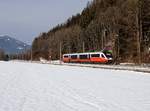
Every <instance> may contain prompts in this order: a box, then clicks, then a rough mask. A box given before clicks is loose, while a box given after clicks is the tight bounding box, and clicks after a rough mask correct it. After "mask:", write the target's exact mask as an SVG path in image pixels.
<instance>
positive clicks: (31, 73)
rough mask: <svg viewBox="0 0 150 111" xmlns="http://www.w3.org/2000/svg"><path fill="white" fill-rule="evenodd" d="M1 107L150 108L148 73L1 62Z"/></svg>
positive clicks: (43, 110) (62, 110) (70, 110)
mask: <svg viewBox="0 0 150 111" xmlns="http://www.w3.org/2000/svg"><path fill="white" fill-rule="evenodd" d="M0 111H150V74H148V73H140V72H131V71H115V70H108V69H94V68H84V67H74V66H57V65H48V64H37V63H21V62H0Z"/></svg>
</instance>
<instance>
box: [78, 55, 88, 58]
mask: <svg viewBox="0 0 150 111" xmlns="http://www.w3.org/2000/svg"><path fill="white" fill-rule="evenodd" d="M79 57H80V59H88V55H80V56H79Z"/></svg>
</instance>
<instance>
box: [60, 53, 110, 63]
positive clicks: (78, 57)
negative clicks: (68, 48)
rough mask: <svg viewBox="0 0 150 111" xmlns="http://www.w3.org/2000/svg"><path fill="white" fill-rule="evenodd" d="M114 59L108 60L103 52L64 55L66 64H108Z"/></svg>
mask: <svg viewBox="0 0 150 111" xmlns="http://www.w3.org/2000/svg"><path fill="white" fill-rule="evenodd" d="M110 59H111V60H112V58H107V57H106V56H105V54H104V53H102V52H87V53H72V54H64V55H63V62H66V63H107V62H108V61H109V60H110Z"/></svg>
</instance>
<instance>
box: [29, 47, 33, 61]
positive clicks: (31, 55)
mask: <svg viewBox="0 0 150 111" xmlns="http://www.w3.org/2000/svg"><path fill="white" fill-rule="evenodd" d="M30 53H31V55H30V56H31V62H32V60H33V56H32V47H31V51H30Z"/></svg>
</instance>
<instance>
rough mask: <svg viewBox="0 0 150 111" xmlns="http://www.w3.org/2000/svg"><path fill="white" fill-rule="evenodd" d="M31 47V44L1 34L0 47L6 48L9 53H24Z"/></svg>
mask: <svg viewBox="0 0 150 111" xmlns="http://www.w3.org/2000/svg"><path fill="white" fill-rule="evenodd" d="M30 47H31V46H30V45H28V44H26V43H24V42H22V41H20V40H17V39H15V38H12V37H10V36H8V35H0V49H2V50H4V51H5V53H7V54H17V53H22V52H24V51H26V50H29V49H30Z"/></svg>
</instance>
